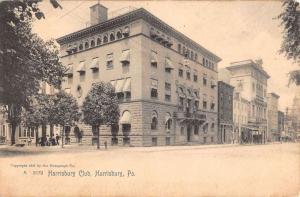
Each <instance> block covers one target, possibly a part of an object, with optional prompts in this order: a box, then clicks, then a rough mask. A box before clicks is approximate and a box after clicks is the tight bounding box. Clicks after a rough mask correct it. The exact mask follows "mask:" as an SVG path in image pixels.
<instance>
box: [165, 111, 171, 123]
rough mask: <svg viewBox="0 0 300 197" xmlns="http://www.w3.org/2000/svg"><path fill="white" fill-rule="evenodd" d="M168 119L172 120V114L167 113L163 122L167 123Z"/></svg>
mask: <svg viewBox="0 0 300 197" xmlns="http://www.w3.org/2000/svg"><path fill="white" fill-rule="evenodd" d="M170 119H171V120H172V116H171V115H170V113H167V114H166V117H165V124H167V122H168V120H170Z"/></svg>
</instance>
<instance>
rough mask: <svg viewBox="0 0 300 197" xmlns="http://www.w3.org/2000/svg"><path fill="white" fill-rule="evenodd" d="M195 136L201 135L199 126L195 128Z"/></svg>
mask: <svg viewBox="0 0 300 197" xmlns="http://www.w3.org/2000/svg"><path fill="white" fill-rule="evenodd" d="M194 135H199V126H198V125H195V126H194Z"/></svg>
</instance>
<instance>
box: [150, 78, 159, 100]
mask: <svg viewBox="0 0 300 197" xmlns="http://www.w3.org/2000/svg"><path fill="white" fill-rule="evenodd" d="M157 88H158V81H157V80H156V79H151V90H150V95H151V98H158V91H157Z"/></svg>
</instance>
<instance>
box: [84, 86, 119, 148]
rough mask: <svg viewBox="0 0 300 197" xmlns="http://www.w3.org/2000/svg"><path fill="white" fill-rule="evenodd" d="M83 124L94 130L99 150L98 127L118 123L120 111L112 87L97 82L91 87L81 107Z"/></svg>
mask: <svg viewBox="0 0 300 197" xmlns="http://www.w3.org/2000/svg"><path fill="white" fill-rule="evenodd" d="M82 113H83V122H84V123H86V124H88V125H91V126H92V127H94V128H96V133H97V148H98V149H99V148H100V139H99V138H100V126H101V125H113V124H116V123H118V121H119V117H120V110H119V105H118V99H117V96H116V93H115V91H114V87H113V86H112V85H111V84H110V83H104V82H99V83H95V84H93V85H92V88H91V90H90V91H89V93H88V95H87V96H86V97H85V100H84V102H83V105H82Z"/></svg>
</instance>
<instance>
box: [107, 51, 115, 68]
mask: <svg viewBox="0 0 300 197" xmlns="http://www.w3.org/2000/svg"><path fill="white" fill-rule="evenodd" d="M113 59H114V55H113V53H110V54H107V55H106V68H107V69H112V68H113V67H114V65H113Z"/></svg>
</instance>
